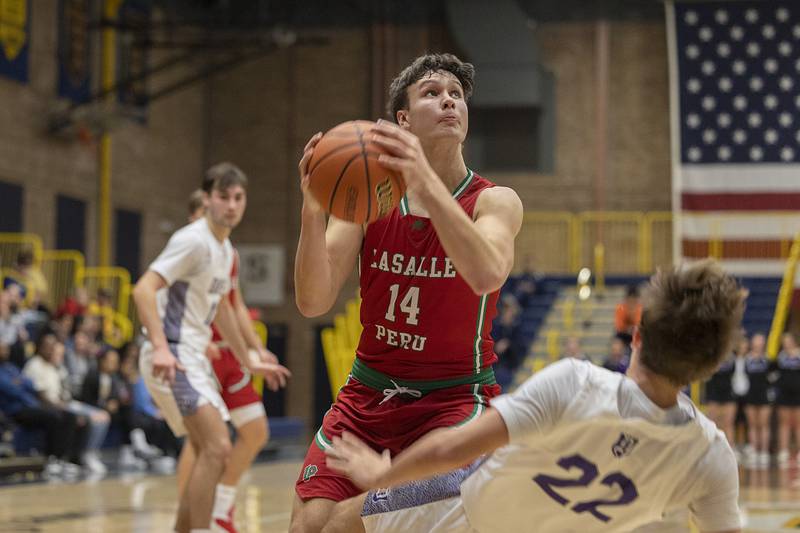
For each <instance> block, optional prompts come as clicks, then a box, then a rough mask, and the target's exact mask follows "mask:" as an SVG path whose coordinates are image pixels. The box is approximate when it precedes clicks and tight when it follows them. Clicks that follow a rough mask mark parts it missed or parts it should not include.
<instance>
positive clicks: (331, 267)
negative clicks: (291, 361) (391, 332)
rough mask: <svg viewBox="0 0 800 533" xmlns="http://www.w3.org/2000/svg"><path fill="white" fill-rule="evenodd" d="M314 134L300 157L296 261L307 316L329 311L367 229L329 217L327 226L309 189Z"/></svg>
mask: <svg viewBox="0 0 800 533" xmlns="http://www.w3.org/2000/svg"><path fill="white" fill-rule="evenodd" d="M321 136H322V135H321V134H319V133H318V134H316V135H314V136H313V137H312V138H311V139H310V140H309V141H308V144H307V145H306V148H305V150H304V152H303V158H302V159H301V160H300V164H299V169H300V187H301V189H302V191H303V208H302V211H301V223H300V240H299V242H298V244H297V256H296V257H295V263H294V285H295V302H296V303H297V308H298V309H299V310H300V312H301V313H302V314H303V315H304V316H307V317H312V316H319V315H322V314H324V313H327V312H328V310H329V309H330V308H331V307H332V306H333V304H334V303H335V302H336V298H337V297H338V295H339V291H340V290H341V288H342V285H343V284H344V282H345V280H346V279H347V277H348V276H349V275H350V273H351V272H352V271H353V266H354V265H355V261H356V257H358V252H359V250H360V249H361V241H362V239H363V236H364V230H363V228H362V227H361V226H359V225H357V224H349V223H346V222H342V221H340V220H337V219H336V218H334V217H331V218H330V221H329V222H328V226H327V229H326V227H325V212H324V211H323V210H322V207H321V206H320V205H319V203H318V202H317V201H316V200H315V199H314V198H313V197H312V196H311V193H310V192H309V191H308V161H309V160H310V159H311V155H312V154H313V152H314V146H316V144H317V142H319V139H320V138H321Z"/></svg>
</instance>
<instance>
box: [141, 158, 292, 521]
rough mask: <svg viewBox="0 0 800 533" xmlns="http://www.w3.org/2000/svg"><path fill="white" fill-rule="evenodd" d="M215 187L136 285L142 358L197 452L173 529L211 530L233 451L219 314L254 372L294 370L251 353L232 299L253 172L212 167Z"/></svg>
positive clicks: (168, 412) (166, 409)
mask: <svg viewBox="0 0 800 533" xmlns="http://www.w3.org/2000/svg"><path fill="white" fill-rule="evenodd" d="M207 175H210V176H212V179H213V186H212V187H211V192H210V194H209V195H208V198H207V202H208V205H207V210H206V216H205V217H204V218H201V219H199V220H197V221H195V222H193V223H191V224H189V225H188V226H186V227H184V228H182V229H180V230H178V231H177V232H175V234H174V235H173V236H172V238H171V239H170V240H169V243H168V244H167V246H166V248H164V250H163V251H162V252H161V255H159V256H158V258H156V260H155V261H154V262H153V263H152V264H151V265H150V267H149V269H148V271H147V272H146V273H145V274H144V275H143V276H142V277H141V279H140V280H139V281H138V282H137V284H136V288H135V289H134V291H133V297H134V301H135V302H136V308H137V312H138V313H139V318H140V319H141V322H142V325H143V326H144V327H145V329H146V332H147V337H148V342H146V343H145V345H144V346H143V347H142V351H141V356H140V361H139V365H140V368H141V372H142V376H143V377H144V379H145V383H146V384H147V388H148V390H149V391H150V393H151V395H152V396H153V400H154V401H155V403H156V404H157V405H158V407H159V408H160V409H161V412H162V414H163V415H164V418H165V419H166V421H167V423H168V424H169V426H170V428H171V429H172V431H173V432H174V433H175V434H176V435H177V436H181V435H184V434H187V435H188V438H189V440H190V441H191V443H192V446H193V447H194V449H195V450H196V451H197V459H196V461H195V465H194V467H193V469H192V473H191V476H190V479H189V483H188V486H187V489H186V490H185V491H184V492H183V495H182V497H181V502H180V506H179V509H178V516H177V520H176V523H175V530H176V531H180V532H184V531H185V532H189V531H195V530H199V531H202V530H207V529H208V528H209V526H210V522H211V510H212V506H213V503H214V492H215V487H216V484H217V482H218V481H219V479H220V476H221V475H222V472H223V469H224V468H225V464H226V462H227V459H228V455H229V453H230V450H231V443H230V439H229V437H228V429H227V426H226V425H225V421H226V420H228V418H229V415H228V411H227V409H226V407H225V404H224V402H223V401H222V398H221V396H220V393H219V391H218V388H217V382H216V380H215V378H214V373H213V370H212V368H211V363H210V361H209V360H208V359H207V358H206V355H205V354H206V347H207V346H208V343H209V341H210V340H211V330H210V328H209V325H210V324H211V322H212V321H213V322H214V323H215V325H216V326H217V328H218V329H219V331H220V334H221V335H222V337H223V338H224V339H225V340H226V341H227V342H228V344H229V345H230V347H231V350H232V351H233V353H234V355H235V356H236V357H237V358H238V359H239V360H240V362H241V363H242V365H244V366H245V367H246V368H247V369H248V370H249V371H250V372H252V373H256V374H262V375H265V376H266V377H267V378H268V379H271V380H277V381H279V382H280V383H281V385H283V384H285V382H286V379H287V378H288V377H289V371H288V370H287V369H285V368H284V367H282V366H280V365H278V364H275V363H270V362H264V361H256V360H251V359H250V358H249V356H248V349H247V345H246V344H245V341H244V339H243V338H242V335H241V332H240V331H239V327H238V324H237V322H236V318H235V315H234V312H233V310H232V309H231V306H230V303H229V301H228V299H227V298H224V297H223V296H225V295H227V294H228V292H229V291H230V272H231V266H232V263H233V248H232V246H231V243H230V241H229V240H228V236H229V235H230V232H231V230H232V229H233V228H234V227H235V226H236V225H237V224H238V223H239V221H240V220H241V218H242V214H243V213H244V208H245V205H246V201H247V195H246V187H247V178H246V176H245V175H244V174H243V173H242V171H241V170H239V169H238V168H237V167H235V166H234V165H231V164H230V163H220V164H219V165H216V166H214V167H212V168H211V169H209V171H208V173H207Z"/></svg>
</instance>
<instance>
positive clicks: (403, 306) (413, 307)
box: [386, 283, 419, 326]
mask: <svg viewBox="0 0 800 533" xmlns="http://www.w3.org/2000/svg"><path fill="white" fill-rule="evenodd" d="M389 292H391V293H392V299H391V300H390V301H389V309H387V310H386V320H388V321H389V322H394V306H395V304H396V303H397V297H398V295H399V292H400V285H399V284H398V283H395V284H394V285H392V286H391V287H389ZM400 311H402V312H403V313H406V314H407V315H408V317H407V318H406V324H412V325H414V326H416V325H417V315H418V314H419V287H409V288H408V292H406V295H405V296H403V300H402V301H401V302H400Z"/></svg>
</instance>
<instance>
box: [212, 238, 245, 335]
mask: <svg viewBox="0 0 800 533" xmlns="http://www.w3.org/2000/svg"><path fill="white" fill-rule="evenodd" d="M238 286H239V252H237V251H236V249H235V248H234V250H233V265H232V266H231V290H230V292H229V293H228V299H229V300H230V302H231V303H234V302H236V287H238ZM221 340H222V336H221V335H220V334H219V331H217V328H216V326H214V323H213V322H212V323H211V342H220V341H221Z"/></svg>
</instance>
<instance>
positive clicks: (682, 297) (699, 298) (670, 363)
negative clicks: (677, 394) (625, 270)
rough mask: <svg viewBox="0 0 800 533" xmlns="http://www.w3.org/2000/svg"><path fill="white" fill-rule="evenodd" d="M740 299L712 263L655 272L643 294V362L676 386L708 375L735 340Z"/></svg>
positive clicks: (733, 282) (739, 290)
mask: <svg viewBox="0 0 800 533" xmlns="http://www.w3.org/2000/svg"><path fill="white" fill-rule="evenodd" d="M745 297H746V292H745V291H744V290H742V288H741V287H740V285H739V283H738V282H737V281H736V280H735V279H734V278H733V277H732V276H730V275H729V274H726V273H725V272H724V271H723V270H722V268H720V266H719V265H718V264H717V263H716V262H715V261H713V260H705V261H701V262H699V263H695V264H693V265H691V266H687V267H684V268H673V269H669V270H662V271H659V272H658V273H657V274H656V275H655V276H653V277H652V278H651V280H650V283H649V285H648V286H647V287H646V288H645V289H644V291H643V294H642V300H643V303H642V321H641V324H640V325H639V331H640V334H641V338H642V348H641V354H640V360H641V362H642V364H643V365H644V366H646V367H647V368H649V369H650V370H652V371H653V372H655V373H656V374H659V375H661V376H663V377H665V378H667V379H668V380H669V381H670V382H672V383H673V384H676V385H681V386H683V385H686V384H688V383H691V382H692V381H695V380H697V379H702V378H705V377H708V376H709V375H711V374H712V373H713V372H714V371H715V370H716V369H717V367H718V366H719V364H720V362H721V361H722V359H723V358H725V357H726V356H727V355H728V353H729V352H730V351H731V349H732V347H733V343H734V342H735V341H736V340H737V338H738V334H739V331H740V328H741V322H742V314H743V313H744V299H745Z"/></svg>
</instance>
